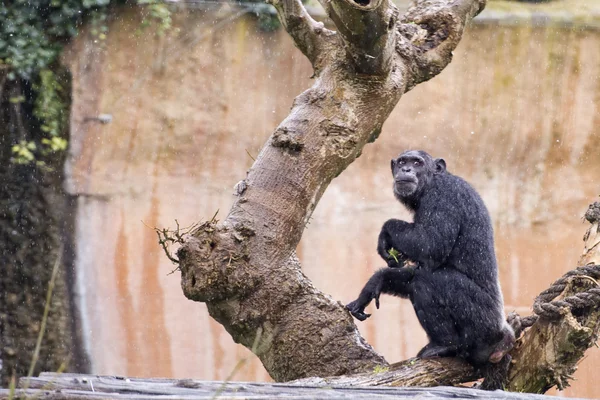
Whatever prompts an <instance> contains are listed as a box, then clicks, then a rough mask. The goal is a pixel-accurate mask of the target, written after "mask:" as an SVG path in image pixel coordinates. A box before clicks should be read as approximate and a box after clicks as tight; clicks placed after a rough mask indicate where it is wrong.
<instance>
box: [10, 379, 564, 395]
mask: <svg viewBox="0 0 600 400" xmlns="http://www.w3.org/2000/svg"><path fill="white" fill-rule="evenodd" d="M19 386H20V387H21V388H25V387H26V388H27V389H26V390H21V389H20V391H19V396H22V397H28V398H36V399H52V400H54V399H56V400H60V399H64V400H75V399H86V400H87V399H89V400H94V399H113V398H115V399H116V398H119V399H123V400H162V399H184V400H188V399H189V400H207V399H219V400H241V399H248V400H267V399H273V398H275V397H283V398H285V399H286V400H308V399H315V398H322V399H358V400H367V399H374V400H378V399H397V398H417V397H419V398H421V397H426V398H428V399H440V400H442V399H457V398H461V399H482V400H487V399H506V400H552V399H556V398H555V397H553V396H542V395H535V394H528V393H510V392H502V391H495V392H486V391H482V390H477V389H469V388H460V387H434V388H418V387H373V386H319V385H305V384H301V383H300V384H291V383H288V384H286V383H259V382H222V381H198V380H192V379H164V378H152V379H149V378H126V377H118V376H98V375H80V374H56V373H42V374H41V375H40V376H39V377H36V378H31V379H30V380H27V378H21V380H20V381H19ZM8 394H9V391H8V390H6V389H0V400H5V399H8V398H9V397H8Z"/></svg>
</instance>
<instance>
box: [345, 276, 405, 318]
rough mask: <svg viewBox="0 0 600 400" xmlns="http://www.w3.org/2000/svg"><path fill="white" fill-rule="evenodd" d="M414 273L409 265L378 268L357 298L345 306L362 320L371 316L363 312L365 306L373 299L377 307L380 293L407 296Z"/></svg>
mask: <svg viewBox="0 0 600 400" xmlns="http://www.w3.org/2000/svg"><path fill="white" fill-rule="evenodd" d="M414 273H415V272H414V269H413V268H409V267H404V268H382V269H380V270H379V271H377V272H375V273H374V274H373V276H372V277H371V279H369V281H368V282H367V284H366V285H365V287H364V288H363V289H362V290H361V292H360V295H359V296H358V299H356V300H354V301H353V302H351V303H349V304H348V305H346V308H347V309H348V310H349V311H350V313H351V314H352V315H353V316H354V317H355V318H356V319H358V320H360V321H364V320H365V319H367V318H369V317H370V316H371V314H367V313H365V307H367V306H368V305H369V303H371V300H373V299H375V306H376V307H377V308H379V295H380V294H381V293H387V294H391V295H395V296H400V297H408V296H409V295H410V289H411V285H410V281H411V280H412V278H413V276H414Z"/></svg>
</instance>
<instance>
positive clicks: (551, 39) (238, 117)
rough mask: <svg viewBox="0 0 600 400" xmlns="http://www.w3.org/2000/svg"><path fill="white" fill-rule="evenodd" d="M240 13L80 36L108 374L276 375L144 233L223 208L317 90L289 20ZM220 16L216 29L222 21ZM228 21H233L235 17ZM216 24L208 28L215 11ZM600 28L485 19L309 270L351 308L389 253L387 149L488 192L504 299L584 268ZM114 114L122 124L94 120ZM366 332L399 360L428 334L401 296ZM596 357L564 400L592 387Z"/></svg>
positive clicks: (597, 184) (84, 301) (305, 257)
mask: <svg viewBox="0 0 600 400" xmlns="http://www.w3.org/2000/svg"><path fill="white" fill-rule="evenodd" d="M234 14H235V11H234V10H231V11H221V12H220V13H216V14H215V13H203V12H200V11H196V12H191V13H181V14H178V15H176V17H175V27H176V29H174V30H173V31H172V32H171V33H170V34H168V35H167V36H166V37H163V38H157V37H155V36H154V35H152V34H151V33H150V31H143V32H141V33H140V32H139V18H138V17H137V15H136V13H135V12H128V13H123V14H121V15H120V17H119V18H118V19H117V20H115V21H114V22H113V23H112V24H111V27H110V34H109V35H108V38H107V39H106V40H105V41H104V43H101V44H99V43H95V42H94V39H93V38H90V37H89V36H86V35H82V36H81V37H80V38H79V39H78V40H77V41H76V43H75V44H74V45H73V46H72V48H71V50H70V53H69V54H68V55H67V57H66V59H65V61H66V62H67V63H68V64H69V65H70V66H71V69H72V72H73V111H72V126H71V130H72V138H71V145H72V148H71V157H70V162H69V165H68V166H67V172H68V183H67V187H68V190H69V191H70V192H71V193H72V194H75V195H79V201H78V209H77V233H76V238H77V239H76V240H77V243H76V247H77V252H78V254H77V260H76V263H77V273H78V279H77V290H78V293H79V295H80V296H81V297H80V307H81V309H82V315H83V316H84V321H83V323H84V330H85V332H84V335H85V338H86V343H87V346H88V351H89V352H90V354H91V358H92V362H93V369H94V372H95V373H99V374H120V375H133V376H173V377H194V378H199V379H225V378H226V377H227V376H228V375H229V374H230V373H231V372H232V370H233V369H234V367H235V365H236V363H238V362H239V360H242V359H245V358H247V357H248V362H247V363H246V364H245V365H244V366H243V368H242V369H241V370H240V371H239V372H238V373H237V375H235V376H234V379H236V380H265V379H268V376H267V374H266V373H265V372H264V370H263V368H262V366H261V365H260V363H259V362H258V361H256V360H255V359H254V358H252V356H249V352H248V351H246V350H245V349H243V348H242V347H240V346H238V345H236V344H234V343H233V341H232V340H231V338H230V336H229V335H228V334H227V333H226V332H225V331H224V329H222V328H221V327H220V326H219V325H218V324H217V323H215V322H213V321H212V320H211V319H210V317H209V316H208V314H207V312H206V309H205V307H204V305H202V304H199V303H193V302H191V301H189V300H187V299H185V298H184V296H183V294H182V292H181V289H180V287H179V274H178V273H177V272H176V273H174V274H172V275H167V274H168V272H169V271H171V270H172V269H173V266H172V265H171V264H170V263H169V261H168V260H167V259H166V257H164V255H163V254H162V253H161V250H160V249H159V247H158V244H157V240H156V235H155V233H154V232H153V230H152V229H150V228H149V227H148V226H150V227H152V226H170V227H173V226H174V225H175V222H174V220H175V219H177V220H178V221H179V222H180V224H181V225H182V226H186V225H189V224H191V223H193V222H196V221H198V220H199V219H207V218H210V217H211V216H212V215H213V214H214V213H215V211H216V210H217V209H219V210H220V215H221V216H224V215H226V213H227V210H228V209H229V207H230V205H231V203H232V200H233V196H232V195H231V194H232V188H233V186H234V184H235V183H236V182H238V181H239V180H241V179H242V178H243V177H244V174H245V171H246V169H247V168H248V167H249V166H250V165H251V163H252V159H251V158H250V156H249V155H248V154H247V153H250V154H251V155H255V154H257V153H258V151H259V149H260V148H261V146H262V144H263V142H264V141H265V140H266V138H267V137H268V136H269V135H270V133H271V132H272V131H273V130H274V128H275V127H276V126H277V124H278V122H279V121H281V120H282V119H283V118H284V117H285V115H286V114H287V112H288V110H289V108H290V106H291V103H292V99H293V97H294V96H295V95H297V94H299V93H300V92H301V91H302V90H303V89H305V88H307V87H308V86H309V85H310V84H311V80H310V79H309V77H310V75H311V69H310V66H309V64H308V63H307V61H306V60H304V59H303V56H302V55H301V54H300V53H299V51H297V50H296V49H295V48H294V47H293V45H292V43H291V41H290V40H289V38H288V37H287V36H286V34H285V33H283V32H281V31H277V32H274V33H264V32H259V31H257V30H256V28H255V25H254V19H253V18H252V17H249V16H243V17H239V18H235V19H234V18H232V15H234ZM218 21H221V22H218ZM223 21H225V22H223ZM215 22H216V23H215ZM598 49H600V32H598V31H592V30H588V31H585V30H583V31H582V30H579V29H563V28H560V27H540V28H525V27H499V26H495V25H485V26H483V25H477V26H473V27H472V28H471V29H469V31H468V32H467V34H466V35H465V38H464V39H463V42H462V43H461V44H460V46H459V48H458V49H457V51H456V52H455V60H454V61H453V62H452V64H451V65H450V66H449V67H448V68H447V69H446V70H445V71H444V72H443V73H442V74H441V75H440V76H439V77H437V78H435V79H433V80H432V81H430V82H428V83H425V84H423V85H421V86H418V87H417V88H416V89H414V90H413V91H412V92H410V93H408V94H406V95H405V96H404V97H403V99H402V100H401V101H400V103H399V105H398V106H397V108H396V110H395V111H394V113H393V114H392V116H391V117H390V119H389V120H388V121H387V122H386V124H385V126H384V129H383V133H382V134H381V136H380V138H379V140H378V141H377V142H376V143H374V144H370V145H368V146H367V147H366V148H365V150H364V152H363V155H362V156H361V157H360V158H359V159H358V160H357V161H356V162H355V163H354V164H352V165H351V166H350V168H348V170H347V171H345V172H344V173H343V174H342V175H341V176H340V177H338V178H337V179H335V180H334V181H333V183H332V184H331V186H330V187H329V189H328V190H327V192H326V193H325V195H324V197H323V199H322V200H321V202H320V204H319V206H318V207H317V209H316V212H315V214H314V217H313V218H312V220H311V223H310V225H309V226H308V228H307V230H306V232H305V234H304V237H303V239H302V241H301V243H300V246H299V249H298V250H299V255H300V257H301V259H302V261H303V268H304V270H305V272H306V274H307V275H308V276H309V277H310V278H311V279H313V280H314V282H315V284H316V285H317V286H318V287H319V288H320V289H322V290H324V291H325V292H327V293H330V294H331V295H332V296H333V297H334V298H335V299H339V300H341V301H343V302H347V301H349V300H351V299H353V297H354V296H355V295H356V294H357V293H358V291H359V289H360V287H361V286H362V285H363V283H364V282H365V281H366V279H367V278H368V277H369V276H370V274H371V273H372V272H373V271H374V270H375V269H377V268H378V267H381V266H382V262H381V261H380V259H379V258H378V256H377V254H376V251H375V247H376V238H377V234H378V231H379V229H380V227H381V225H382V223H383V222H384V221H385V220H386V219H388V218H391V217H407V215H406V213H405V212H404V211H403V210H402V208H401V206H400V205H399V204H397V202H396V201H395V200H394V198H393V196H392V191H391V178H390V173H389V160H390V158H391V157H392V156H394V155H396V154H397V153H399V152H401V151H403V150H405V149H407V148H423V149H425V150H427V151H429V152H431V153H432V154H434V155H435V156H436V157H444V158H445V159H446V161H447V163H448V168H449V169H450V170H451V171H452V172H455V173H457V174H459V175H462V176H464V177H465V178H466V179H467V180H469V181H470V182H471V183H472V184H473V185H474V186H475V187H476V188H477V189H478V190H479V191H480V192H481V194H482V196H483V198H484V200H485V202H486V204H487V205H488V207H489V209H490V212H491V214H492V218H493V220H494V223H495V229H496V243H497V248H498V257H499V264H500V269H501V271H500V275H501V280H502V285H503V288H504V294H505V302H506V307H507V310H508V311H511V310H517V311H519V312H520V313H523V314H528V313H529V307H530V305H531V304H532V300H533V297H534V296H535V295H536V294H537V293H538V292H539V291H541V290H543V289H544V288H546V287H547V286H548V285H549V284H550V283H551V282H552V281H553V280H554V279H556V278H558V277H559V276H560V275H562V273H564V272H565V271H567V270H568V269H570V268H573V267H574V266H575V264H576V261H577V259H578V256H579V254H580V252H581V250H582V244H583V243H582V235H583V233H584V231H585V229H586V226H585V225H584V224H583V223H582V222H581V216H582V214H583V212H584V211H585V209H586V207H587V204H588V203H590V202H591V201H593V200H595V199H597V196H598V194H600V179H599V177H600V52H599V51H598ZM102 113H107V114H112V116H113V120H112V122H111V123H109V124H106V125H102V124H100V123H98V122H95V121H90V120H87V118H89V117H93V116H96V115H98V114H102ZM359 325H360V328H361V331H362V333H363V334H364V335H365V337H366V338H367V340H368V341H369V342H370V343H371V344H373V346H374V347H375V348H376V349H377V350H378V351H380V352H381V353H382V354H383V355H384V356H385V357H386V358H387V359H388V360H390V361H397V360H400V359H404V358H407V357H410V356H413V355H415V354H416V352H417V351H418V350H419V348H420V346H422V345H423V344H425V340H426V339H425V335H424V334H423V332H422V330H421V328H420V326H419V324H418V322H417V320H416V318H415V316H414V313H413V311H412V307H411V305H410V303H409V302H407V301H401V300H400V299H394V298H389V297H386V298H384V299H383V302H382V308H381V310H379V311H375V312H374V316H373V317H372V318H371V319H369V320H368V321H367V322H364V323H359ZM598 368H600V351H598V350H597V349H592V350H591V351H590V352H589V356H588V358H587V359H586V360H584V361H583V362H582V363H581V366H580V368H579V371H578V372H577V374H576V378H577V381H575V382H574V384H573V388H572V389H569V390H567V391H566V392H565V393H566V395H568V396H578V397H600V388H599V387H598V385H597V384H596V382H595V375H596V373H595V371H597V370H598Z"/></svg>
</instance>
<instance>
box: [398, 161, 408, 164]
mask: <svg viewBox="0 0 600 400" xmlns="http://www.w3.org/2000/svg"><path fill="white" fill-rule="evenodd" d="M398 164H399V165H404V164H406V162H405V161H404V160H400V161H398Z"/></svg>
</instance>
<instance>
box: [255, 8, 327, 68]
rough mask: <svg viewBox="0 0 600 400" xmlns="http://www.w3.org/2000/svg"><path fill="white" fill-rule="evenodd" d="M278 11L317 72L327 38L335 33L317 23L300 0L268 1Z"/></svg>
mask: <svg viewBox="0 0 600 400" xmlns="http://www.w3.org/2000/svg"><path fill="white" fill-rule="evenodd" d="M266 1H267V3H269V4H271V5H273V7H275V9H276V10H277V15H278V17H279V20H280V21H281V24H282V25H283V26H284V28H285V30H286V31H287V32H288V33H289V34H290V36H291V37H292V39H293V40H294V44H295V45H296V47H297V48H298V49H300V51H301V52H302V53H303V54H304V55H305V56H306V57H307V58H308V59H309V60H310V62H311V64H312V65H313V67H314V68H315V70H319V69H320V68H321V66H320V62H319V57H320V56H321V55H322V54H323V48H324V44H325V38H326V37H330V36H334V35H335V32H333V31H330V30H329V29H326V28H325V25H324V24H323V23H322V22H317V21H315V20H314V19H313V18H312V17H311V16H310V15H309V14H308V12H307V11H306V9H305V8H304V5H302V2H301V1H300V0H266Z"/></svg>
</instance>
